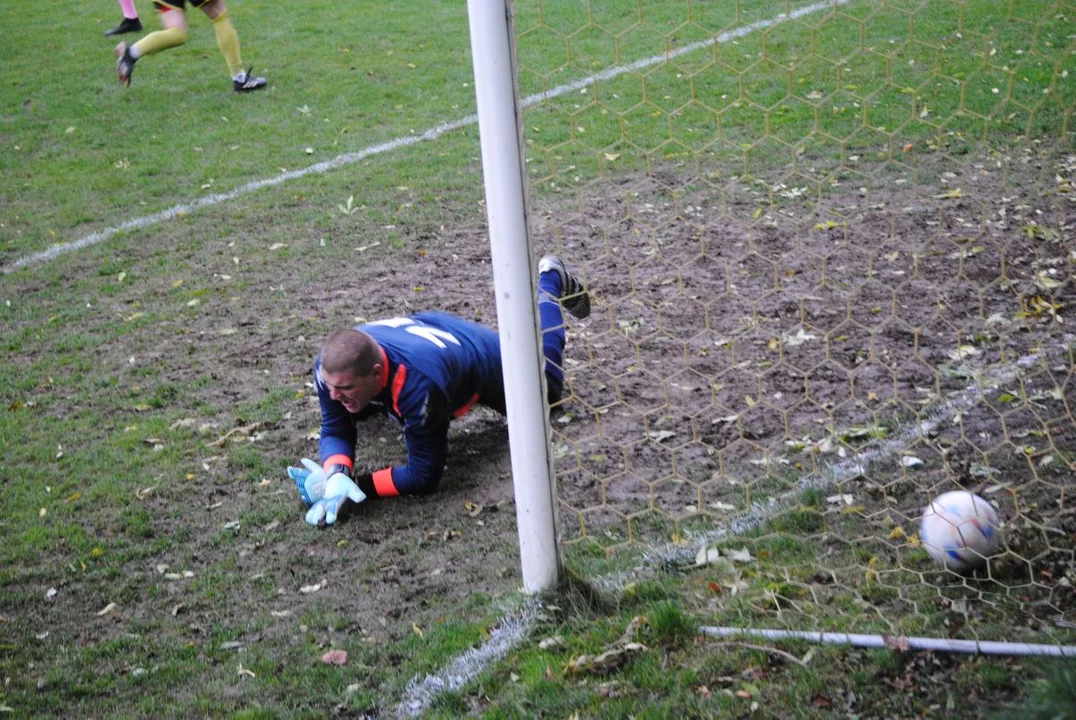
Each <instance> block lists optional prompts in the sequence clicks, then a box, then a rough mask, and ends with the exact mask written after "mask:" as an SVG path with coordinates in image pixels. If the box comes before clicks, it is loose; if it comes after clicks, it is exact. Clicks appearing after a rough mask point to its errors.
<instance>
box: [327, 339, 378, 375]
mask: <svg viewBox="0 0 1076 720" xmlns="http://www.w3.org/2000/svg"><path fill="white" fill-rule="evenodd" d="M379 362H381V346H380V345H378V344H377V341H376V340H374V339H373V338H372V337H370V336H369V335H367V334H366V333H364V332H362V331H361V330H355V329H354V328H342V329H340V330H334V331H333V333H332V334H331V335H329V339H328V340H326V341H325V346H324V347H323V348H322V349H321V369H322V370H324V371H325V372H327V373H333V374H336V373H340V372H345V371H348V372H352V373H354V374H355V375H358V376H360V377H363V376H366V375H369V374H370V373H372V372H373V371H374V365H377V364H378V363H379Z"/></svg>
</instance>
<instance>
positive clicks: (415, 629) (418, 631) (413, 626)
mask: <svg viewBox="0 0 1076 720" xmlns="http://www.w3.org/2000/svg"><path fill="white" fill-rule="evenodd" d="M411 631H412V632H414V633H415V634H416V635H418V636H419V637H422V636H424V635H425V634H426V633H424V632H422V628H420V627H419V626H418V625H417V624H416V623H411Z"/></svg>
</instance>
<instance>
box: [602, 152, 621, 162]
mask: <svg viewBox="0 0 1076 720" xmlns="http://www.w3.org/2000/svg"><path fill="white" fill-rule="evenodd" d="M618 157H620V153H605V159H606V160H608V161H609V162H613V161H614V160H616V159H617V158H618Z"/></svg>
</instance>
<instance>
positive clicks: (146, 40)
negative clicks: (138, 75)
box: [116, 0, 188, 87]
mask: <svg viewBox="0 0 1076 720" xmlns="http://www.w3.org/2000/svg"><path fill="white" fill-rule="evenodd" d="M176 2H177V3H179V4H175V5H173V4H170V3H166V2H162V0H155V2H154V3H153V4H154V5H155V6H156V7H157V13H158V15H159V16H160V18H161V24H162V25H164V30H158V31H156V32H151V33H150V34H149V35H146V36H145V37H143V38H142V39H141V40H139V41H138V42H136V43H135V44H134V45H127V43H125V42H121V43H120V44H119V45H117V46H116V74H117V75H118V76H119V79H120V84H121V85H123V86H124V87H126V86H128V85H130V84H131V73H133V72H134V65H135V63H136V62H138V60H139V58H141V57H142V56H144V55H152V54H154V53H159V52H161V51H162V50H167V49H168V48H173V47H176V46H177V45H182V44H183V43H185V42H187V35H188V26H187V15H186V13H185V12H184V11H183V6H182V3H181V2H180V0H176Z"/></svg>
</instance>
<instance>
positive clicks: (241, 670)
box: [239, 665, 258, 678]
mask: <svg viewBox="0 0 1076 720" xmlns="http://www.w3.org/2000/svg"><path fill="white" fill-rule="evenodd" d="M244 675H246V676H248V677H252V678H256V677H258V676H257V675H255V674H254V673H253V672H251V671H250V670H247V669H246V668H245V667H243V666H242V665H240V666H239V677H243V676H244Z"/></svg>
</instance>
